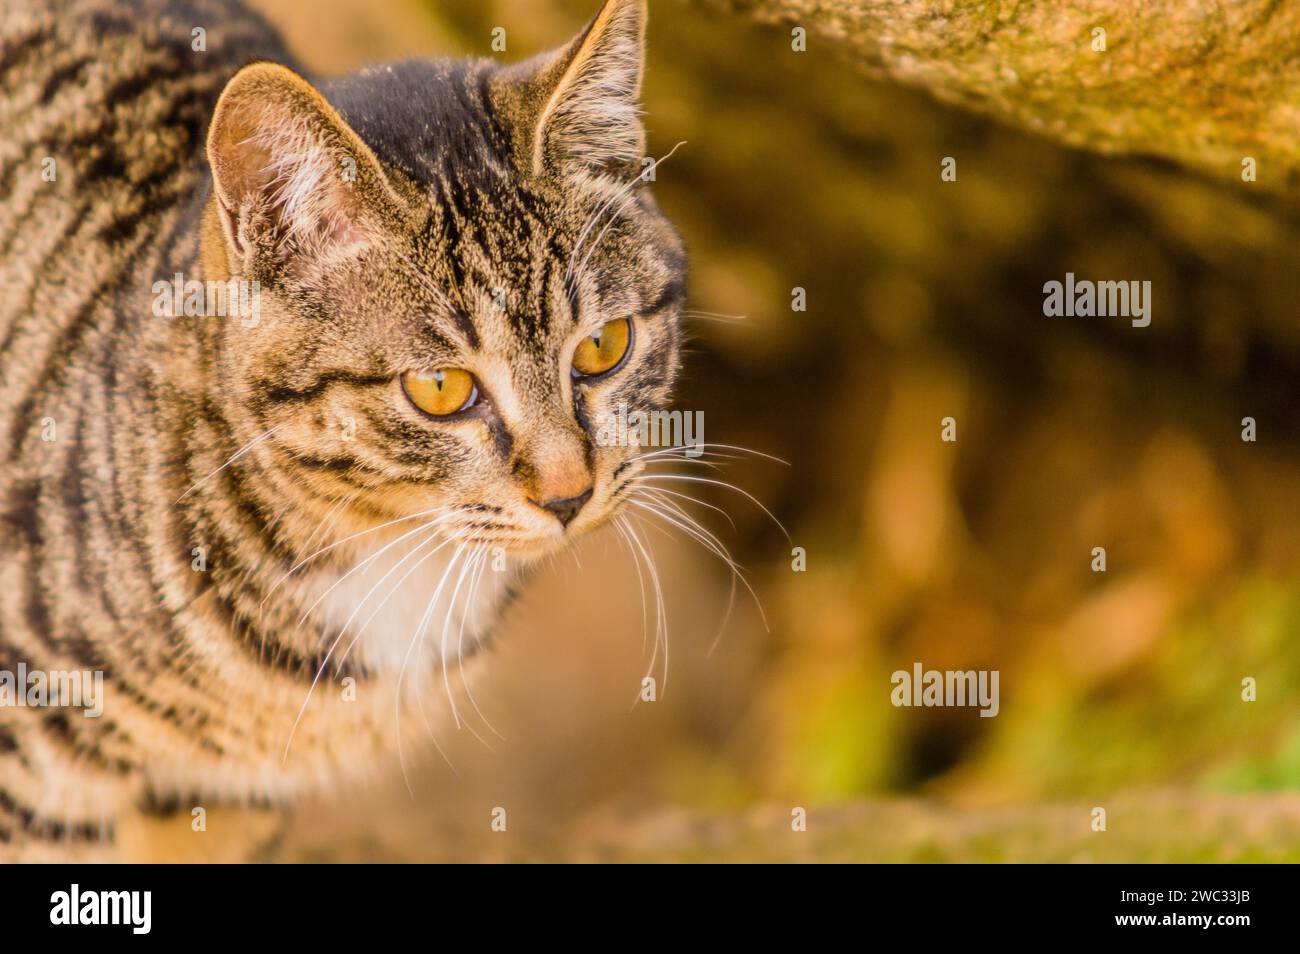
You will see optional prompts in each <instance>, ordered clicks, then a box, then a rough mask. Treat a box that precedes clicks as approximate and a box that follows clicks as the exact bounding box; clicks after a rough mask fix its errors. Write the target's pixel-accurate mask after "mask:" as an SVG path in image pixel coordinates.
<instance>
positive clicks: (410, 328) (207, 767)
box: [0, 0, 684, 859]
mask: <svg viewBox="0 0 1300 954" xmlns="http://www.w3.org/2000/svg"><path fill="white" fill-rule="evenodd" d="M643 24H644V5H643V3H642V2H640V0H610V2H609V3H608V4H607V5H606V8H605V9H604V10H603V11H602V12H601V14H600V15H599V16H598V17H597V19H596V20H594V21H593V23H592V24H591V25H590V26H589V27H588V29H587V30H586V31H584V33H583V34H582V35H580V36H579V37H578V38H577V39H576V40H575V41H574V42H573V43H572V44H570V45H569V46H568V47H566V48H564V49H562V50H559V51H557V52H555V53H552V54H548V55H545V56H542V57H539V58H537V59H535V60H532V61H529V62H528V63H524V64H518V65H515V66H512V67H508V68H501V67H499V66H497V65H496V64H494V63H491V62H487V61H436V62H429V61H420V62H411V63H405V64H398V65H394V66H392V67H381V68H375V69H371V70H366V71H363V72H361V73H358V74H354V75H351V76H347V77H343V78H341V79H338V80H335V81H332V82H328V83H319V84H315V85H313V84H311V83H310V82H309V81H307V80H305V79H302V78H301V77H300V72H297V71H295V72H290V70H288V69H284V68H282V67H275V66H270V65H268V64H270V63H276V64H284V65H285V66H288V67H290V68H292V67H293V65H294V64H293V60H292V58H291V57H290V55H289V54H288V52H287V51H286V50H284V49H283V48H282V46H281V45H280V43H279V41H278V40H277V38H276V37H275V36H274V34H273V33H272V31H271V30H269V29H268V27H267V26H266V25H265V24H264V23H263V22H262V21H260V20H259V19H258V18H257V17H256V16H254V15H252V14H251V13H249V12H248V11H247V10H245V9H244V8H242V7H241V6H240V5H238V4H237V3H236V2H234V0H188V2H178V0H177V2H173V0H142V2H128V0H43V2H24V0H4V18H3V25H2V26H0V130H3V131H4V135H3V136H0V270H2V271H0V340H2V341H3V345H0V361H2V362H3V373H0V389H3V394H2V396H0V409H3V411H2V414H3V416H2V417H0V424H2V426H3V431H4V443H3V453H4V454H5V455H6V458H7V459H6V461H5V466H4V467H3V468H0V671H16V670H17V668H18V666H19V664H20V663H22V664H25V665H26V667H27V668H28V669H31V670H42V671H61V670H98V671H102V672H104V674H105V677H104V678H105V689H104V693H105V700H104V714H103V716H102V717H101V718H98V719H94V718H87V717H86V716H85V715H83V714H82V713H81V712H80V711H78V710H76V709H73V708H56V707H45V708H0V858H18V859H45V858H58V857H69V856H71V857H75V858H79V859H93V858H115V857H122V856H124V855H130V854H132V853H136V852H138V851H141V850H143V851H152V850H153V849H152V848H151V847H148V846H151V845H153V844H154V842H151V841H150V840H149V839H148V838H141V837H137V834H138V831H139V829H140V825H141V819H142V818H146V817H151V816H152V817H160V816H166V815H172V816H175V815H176V813H177V812H179V816H180V818H181V821H182V824H180V825H179V826H178V830H181V831H183V832H184V833H185V834H188V833H189V826H188V824H183V822H187V821H188V819H189V817H190V809H192V808H193V807H195V806H202V807H204V808H205V809H210V810H214V811H217V810H221V809H222V808H223V807H229V808H230V809H232V810H239V811H252V812H254V813H266V814H267V815H268V817H269V815H270V814H271V813H272V812H273V811H275V810H278V809H279V807H281V806H283V805H286V804H288V803H290V802H291V801H292V799H293V797H294V796H295V795H297V794H299V793H301V792H303V791H307V790H310V789H314V788H319V787H321V786H328V785H330V784H332V783H333V782H335V781H336V780H338V779H341V778H343V777H346V776H350V775H363V774H365V773H367V772H369V771H371V770H373V768H374V767H375V765H376V764H377V760H378V759H380V758H387V757H390V756H391V754H392V752H393V750H394V748H395V747H396V746H398V745H404V747H405V749H406V751H408V752H414V751H416V750H418V749H420V748H422V747H423V746H426V745H427V744H428V740H427V737H426V736H427V732H428V729H427V723H426V721H425V716H426V713H425V711H424V710H425V708H426V707H427V708H428V709H429V711H430V713H432V712H433V710H435V709H439V708H441V709H442V710H444V711H445V710H446V709H447V708H448V707H449V705H452V704H454V700H455V699H457V698H460V696H459V693H458V692H457V690H458V689H459V687H460V686H461V684H462V682H463V680H464V679H465V678H467V677H468V676H467V673H468V674H472V672H473V665H474V660H475V650H476V649H477V648H479V647H480V646H481V645H483V644H484V643H485V642H486V640H487V639H488V637H489V636H490V633H491V630H492V628H493V623H494V621H495V620H496V619H497V618H498V617H499V614H500V611H501V608H502V606H503V604H504V602H505V601H506V600H507V598H508V597H509V595H510V594H511V593H512V592H513V591H514V588H515V587H516V585H517V584H518V583H519V582H521V580H522V578H523V575H524V573H525V570H526V567H527V565H528V563H529V562H530V561H531V560H533V559H535V558H536V557H538V556H541V555H544V554H547V553H551V552H554V551H555V550H556V549H557V548H560V547H563V546H565V545H567V543H568V541H569V540H570V539H571V538H572V537H573V536H574V535H576V534H580V533H584V532H588V531H590V530H592V529H594V528H596V527H598V526H600V525H602V524H603V523H604V522H606V521H607V520H608V519H609V518H610V516H611V515H612V513H613V512H614V510H615V508H616V507H617V506H618V499H619V494H620V493H621V492H622V490H623V488H624V487H625V486H626V481H627V480H628V478H629V477H631V476H632V475H633V474H634V473H635V472H636V471H637V469H638V465H636V464H635V463H631V461H630V458H631V456H632V453H633V451H634V448H627V447H604V446H599V445H598V444H597V443H596V441H595V438H594V428H595V426H596V425H595V422H596V421H597V420H598V419H599V418H600V417H601V415H602V414H604V413H606V412H608V411H610V410H612V409H613V408H615V407H617V406H618V405H619V404H620V403H625V404H627V405H628V406H630V407H634V408H652V407H659V406H662V405H663V404H665V403H666V402H667V400H668V398H669V392H670V390H671V387H672V384H673V379H674V377H675V374H676V371H677V361H678V357H677V346H678V325H677V320H678V306H679V303H680V300H681V297H682V294H683V281H684V277H683V276H684V257H683V252H682V248H681V244H680V241H679V239H678V238H677V236H676V234H675V232H674V231H673V230H672V228H671V226H670V225H669V224H668V223H667V222H666V220H665V219H664V218H663V216H662V215H661V214H660V213H659V212H658V210H657V209H656V207H655V205H654V203H653V200H652V199H651V198H650V195H649V193H648V191H647V190H646V187H645V186H644V185H643V184H641V183H640V182H639V181H637V178H636V177H637V175H638V174H639V173H640V171H641V167H640V163H639V161H636V158H635V156H633V155H632V152H633V151H635V150H630V148H629V143H637V144H639V142H640V141H641V139H640V137H641V135H642V134H641V132H640V127H639V123H638V122H637V120H636V109H635V102H634V99H635V94H636V90H637V89H639V86H640V75H639V71H640V56H639V50H640V44H641V31H642V28H643ZM195 27H202V28H204V30H205V31H206V37H205V39H206V50H203V51H201V52H200V51H196V50H195V49H194V48H193V33H192V31H193V30H194V28H195ZM611 31H616V32H611ZM605 51H612V53H610V54H606V52H605ZM630 51H634V52H630ZM611 57H612V58H611ZM258 61H265V62H262V63H259V62H258ZM249 63H253V64H254V65H251V66H248V65H246V64H249ZM594 70H598V71H601V72H599V73H593V72H592V71H594ZM629 70H632V71H635V75H631V74H630V73H628V72H627V71H629ZM620 71H622V73H621V74H620ZM223 91H224V92H223ZM611 97H612V98H611ZM214 116H215V117H216V118H215V119H213V117H214ZM602 117H603V118H602ZM210 126H211V128H209V127H210ZM584 137H585V138H586V139H587V140H590V141H589V142H588V143H587V145H586V146H585V147H583V146H582V144H581V143H582V140H583V139H584ZM629 137H630V138H629ZM47 157H48V158H50V159H53V161H54V163H55V170H56V178H55V179H54V180H53V181H46V180H45V179H44V178H43V177H42V170H43V168H45V166H43V161H44V160H45V159H46V158H47ZM539 157H540V158H539ZM593 157H598V161H594V160H593ZM342 160H350V161H351V162H352V163H353V168H357V169H358V172H357V175H356V177H355V178H352V177H348V178H347V179H345V180H343V181H344V182H345V183H346V184H343V185H341V184H340V181H339V180H336V179H334V178H332V175H331V170H333V169H336V168H340V167H341V166H345V165H346V163H345V162H342ZM214 175H215V186H216V187H215V188H214V187H213V186H214ZM593 225H594V227H593ZM176 273H181V274H182V275H184V276H185V277H186V278H198V279H214V280H220V281H226V280H228V279H235V280H245V281H251V280H254V279H255V280H257V281H258V282H259V283H260V284H259V287H260V289H261V298H260V301H261V314H260V318H259V320H258V321H257V322H256V323H255V324H250V323H246V322H241V321H240V320H238V319H236V318H229V317H224V318H223V317H213V316H197V317H190V318H186V317H175V318H172V317H159V316H157V315H156V314H154V313H153V311H152V308H151V305H152V303H153V301H154V298H155V292H154V290H153V289H154V286H155V283H156V282H158V281H160V280H163V281H167V280H170V279H171V277H172V276H173V275H174V274H176ZM623 317H634V318H635V341H634V346H633V351H632V353H631V354H630V356H629V358H628V360H627V362H626V364H625V366H624V367H622V368H621V369H620V370H619V371H617V373H612V374H610V375H608V376H607V377H604V378H600V379H592V380H578V379H575V378H573V377H572V376H571V375H570V374H569V369H568V363H567V362H568V359H569V356H570V355H571V353H572V349H573V347H574V346H575V345H576V343H577V342H578V341H579V340H580V339H581V338H582V337H583V336H584V335H585V334H590V333H591V332H592V331H594V330H595V329H596V328H598V327H599V326H600V325H601V324H602V323H603V322H605V321H609V320H611V319H615V318H623ZM436 367H465V368H468V369H470V370H472V371H473V373H474V374H475V375H476V377H477V378H478V380H479V381H480V382H481V384H482V386H483V389H484V391H485V392H486V394H487V396H488V399H487V400H485V401H484V402H483V403H482V404H480V405H479V406H478V407H476V408H475V409H474V410H473V411H472V412H466V413H465V414H463V415H461V416H458V417H457V418H456V420H454V421H445V422H444V421H437V420H431V419H429V418H428V417H427V416H426V415H423V414H421V413H420V412H419V411H418V410H416V409H415V408H414V407H413V406H412V405H411V404H410V402H409V401H408V400H407V399H406V398H405V396H404V394H403V392H402V390H401V387H400V385H399V383H398V376H399V375H400V374H401V373H402V372H403V371H406V370H421V369H427V368H436ZM583 484H590V485H592V486H593V488H594V490H593V497H592V499H591V501H590V502H589V503H588V504H587V505H586V507H585V508H584V509H583V511H582V512H581V514H580V515H579V517H578V518H577V519H576V520H574V522H573V523H571V524H570V525H569V526H568V528H567V529H566V528H564V527H563V526H561V525H559V523H558V521H556V520H555V519H554V517H553V516H552V515H551V514H549V513H547V512H546V511H544V510H542V509H540V508H539V507H537V506H536V505H535V504H533V503H531V502H530V501H537V500H546V499H550V498H552V497H555V496H563V495H564V494H565V493H567V492H568V491H569V490H570V489H572V488H577V487H579V486H580V485H583ZM426 512H434V513H435V514H436V515H440V517H439V519H440V521H441V522H439V523H437V524H435V525H432V526H428V527H426V529H424V530H421V531H420V532H419V533H415V534H412V533H411V531H413V530H415V529H416V528H417V527H422V526H425V525H426V521H425V519H424V518H421V519H415V515H418V514H422V513H426ZM439 546H441V547H442V548H441V550H440V551H439V550H438V548H439ZM420 547H423V548H424V549H420ZM496 547H499V548H500V549H499V550H497V549H493V548H496ZM435 551H438V552H435ZM501 554H504V555H505V560H506V570H505V571H504V572H498V569H499V568H498V567H497V566H496V565H495V563H496V559H495V558H496V557H498V556H500V555H501ZM425 557H427V559H424V558H425ZM490 557H492V558H494V559H492V560H490ZM370 558H373V559H370ZM367 560H369V562H365V561H367ZM490 562H491V563H492V565H491V566H490V565H489V563H490ZM359 565H361V567H362V568H361V569H360V570H355V571H354V572H349V571H353V570H354V568H355V567H357V566H359ZM471 590H472V591H473V595H472V599H471V597H470V595H469V594H470V592H471ZM382 597H387V598H386V599H382ZM362 623H365V626H364V629H363V632H364V636H363V638H355V639H354V637H355V636H356V635H357V633H358V632H359V631H362V629H361V627H360V624H362ZM422 623H423V624H424V625H423V627H422V626H421V624H422ZM419 632H423V633H424V636H423V638H421V639H418V640H417V639H414V638H413V637H414V636H415V635H416V634H417V633H419ZM444 690H445V692H444ZM353 693H354V695H355V698H353V697H352V694H353ZM444 696H445V698H444ZM440 700H441V701H440ZM449 700H450V701H449ZM395 711H398V712H406V713H407V717H406V718H405V719H404V720H398V723H397V725H395V720H394V712H395ZM412 713H414V717H411V714H412ZM408 736H409V737H408ZM290 740H292V741H291V744H290ZM171 824H173V826H174V827H177V826H176V823H175V822H174V821H173V822H171ZM238 824H239V825H240V826H243V825H248V823H247V820H245V821H243V822H240V823H238ZM272 829H273V826H270V827H268V826H267V825H265V824H262V823H261V822H260V821H256V822H254V823H253V824H251V825H248V827H247V830H248V835H249V837H248V842H249V846H250V847H251V846H252V845H253V844H258V845H260V844H263V843H266V842H267V841H268V838H269V837H270V835H269V834H268V832H271V830H272ZM128 833H130V834H129V835H128ZM222 838H224V839H225V840H222ZM222 838H215V837H214V839H213V840H214V841H221V843H222V844H223V845H224V846H226V847H228V846H229V844H230V839H229V838H227V837H226V836H224V835H223V836H222ZM195 840H196V841H199V840H201V839H198V838H197V836H196V839H195ZM141 846H145V847H143V848H142V847H141ZM201 854H202V852H200V855H201Z"/></svg>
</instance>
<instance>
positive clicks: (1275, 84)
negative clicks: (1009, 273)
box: [697, 0, 1300, 190]
mask: <svg viewBox="0 0 1300 954" xmlns="http://www.w3.org/2000/svg"><path fill="white" fill-rule="evenodd" d="M697 2H699V0H697ZM703 2H704V3H706V4H708V5H710V6H713V7H716V8H722V9H728V10H731V11H733V12H737V13H740V14H743V15H746V16H749V17H751V18H753V19H756V20H758V21H760V22H763V23H770V24H782V25H784V26H786V27H788V28H790V29H791V30H793V28H794V27H796V26H802V27H804V28H805V29H806V30H807V33H808V38H807V43H808V52H809V53H814V52H815V51H816V50H817V49H818V47H819V46H822V47H823V48H824V47H825V46H826V45H833V46H835V47H836V48H838V49H840V50H841V51H842V52H844V53H845V54H847V55H848V56H849V57H850V58H851V59H852V60H853V61H854V62H856V63H857V64H858V65H859V66H860V67H861V68H862V69H863V70H864V71H865V72H867V73H868V74H869V75H871V76H873V77H875V78H879V79H886V80H891V81H895V82H900V83H905V84H907V85H909V86H914V87H917V88H920V89H923V90H926V91H928V92H929V93H931V94H932V95H934V96H935V97H937V98H938V99H940V100H942V101H944V102H947V103H951V104H953V105H957V106H960V107H963V108H967V109H972V110H976V111H979V112H982V113H987V114H989V115H991V116H994V117H996V118H998V119H1000V120H1002V121H1004V122H1007V123H1009V124H1011V125H1013V126H1016V127H1019V128H1022V129H1027V130H1031V131H1034V132H1038V133H1041V134H1042V135H1044V136H1047V137H1050V138H1052V139H1055V140H1057V141H1060V142H1063V143H1065V144H1067V145H1070V146H1075V147H1078V148H1083V149H1090V150H1093V151H1096V152H1100V153H1107V154H1132V153H1142V154H1148V155H1154V156H1161V157H1164V158H1166V159H1170V160H1172V161H1174V162H1177V163H1180V164H1182V165H1184V166H1188V167H1190V168H1194V169H1199V170H1202V171H1205V172H1207V173H1210V174H1211V175H1214V176H1217V177H1220V178H1227V179H1234V180H1236V181H1238V182H1239V181H1241V172H1242V160H1243V159H1244V158H1245V157H1248V156H1249V157H1252V158H1254V159H1255V160H1256V161H1257V164H1258V176H1259V182H1260V183H1261V184H1262V185H1264V186H1266V187H1267V188H1271V189H1275V190H1281V189H1287V188H1290V187H1292V186H1294V185H1295V184H1296V183H1297V182H1298V181H1300V98H1297V96H1296V94H1295V91H1296V88H1297V83H1300V56H1298V55H1297V54H1300V2H1296V0H1233V2H1230V3H1223V2H1220V0H1145V2H1142V3H1135V2H1133V0H1022V2H1017V3H999V2H994V0H703ZM1098 28H1100V29H1102V30H1104V31H1105V38H1104V39H1105V49H1104V50H1098V49H1095V46H1096V45H1097V40H1098V38H1099V37H1098V36H1096V35H1095V34H1094V31H1095V30H1096V29H1098Z"/></svg>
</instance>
